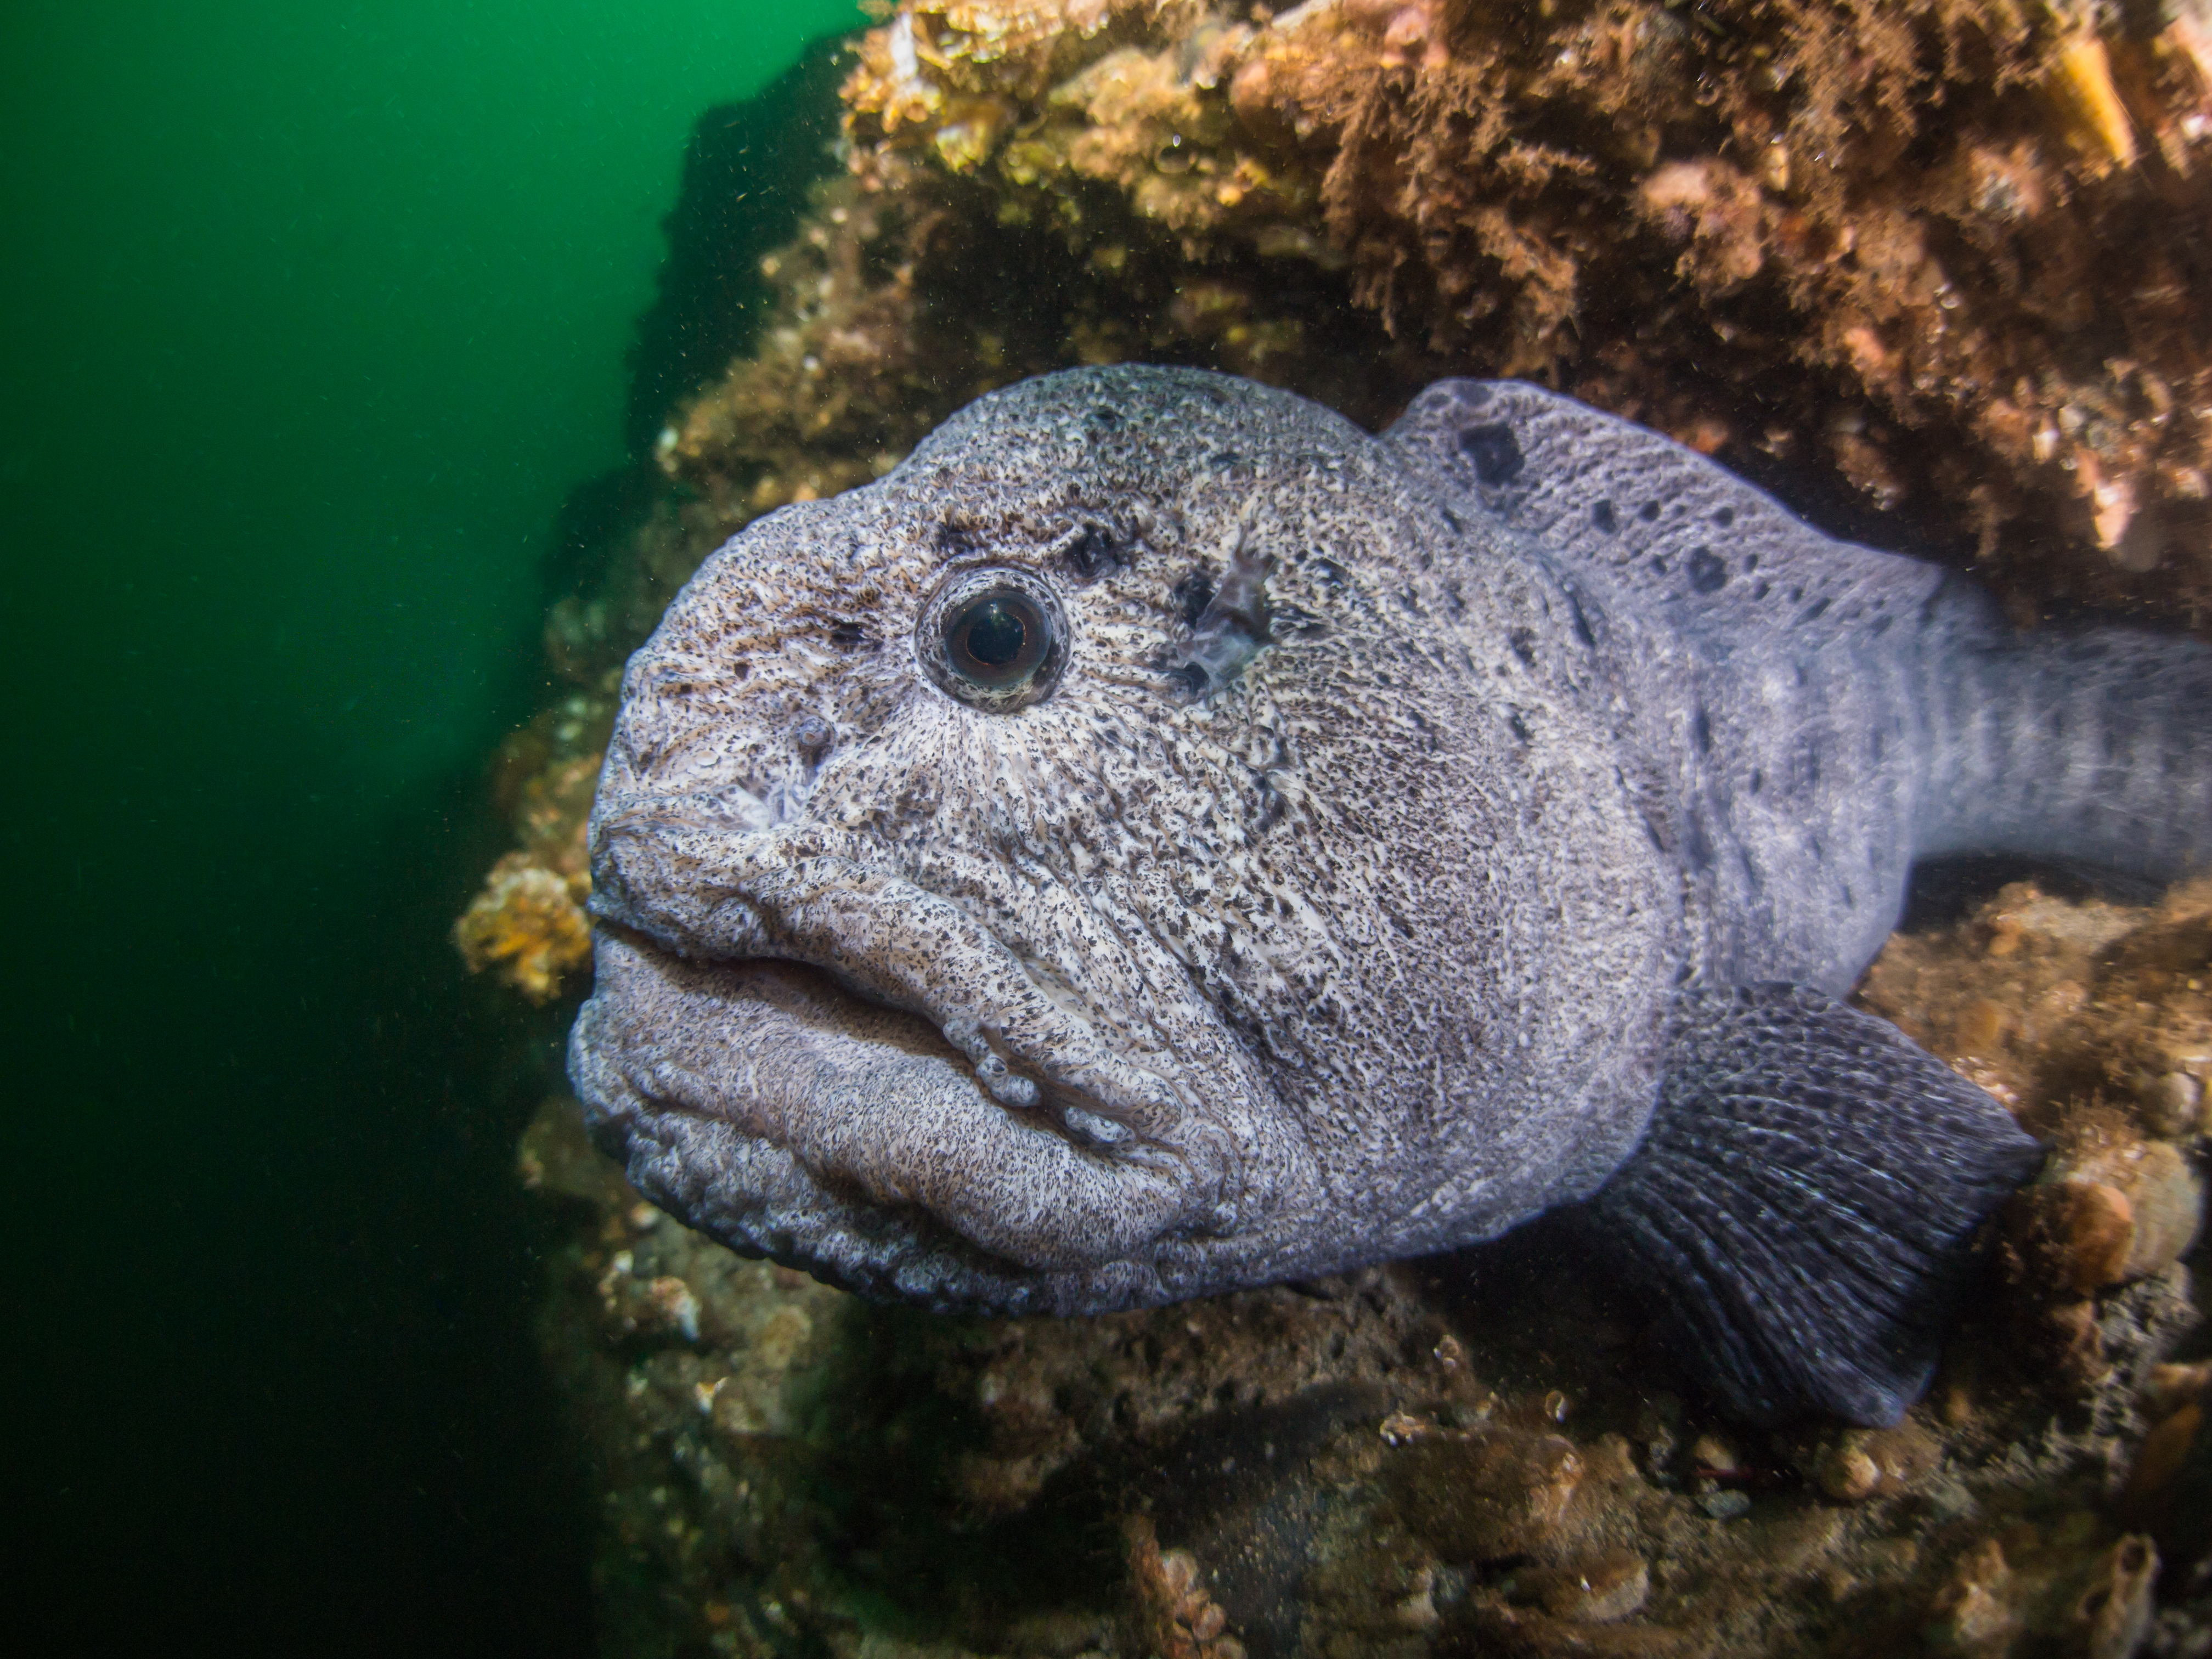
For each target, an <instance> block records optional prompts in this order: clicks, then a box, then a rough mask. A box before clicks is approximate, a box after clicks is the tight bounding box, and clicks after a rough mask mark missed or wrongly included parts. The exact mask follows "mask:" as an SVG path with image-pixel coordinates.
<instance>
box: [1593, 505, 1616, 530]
mask: <svg viewBox="0 0 2212 1659" xmlns="http://www.w3.org/2000/svg"><path fill="white" fill-rule="evenodd" d="M1590 522H1591V523H1592V524H1594V525H1595V526H1597V527H1598V528H1599V529H1600V530H1601V531H1603V532H1605V533H1606V534H1607V535H1608V536H1610V535H1612V534H1613V532H1616V531H1618V530H1619V529H1620V514H1619V513H1616V512H1614V511H1613V503H1612V502H1611V501H1600V502H1599V503H1598V504H1597V505H1596V506H1595V507H1592V508H1590Z"/></svg>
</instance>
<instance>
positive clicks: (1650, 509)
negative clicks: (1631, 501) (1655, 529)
mask: <svg viewBox="0 0 2212 1659" xmlns="http://www.w3.org/2000/svg"><path fill="white" fill-rule="evenodd" d="M1636 516H1637V517H1638V518H1639V519H1641V520H1644V523H1646V524H1657V523H1658V522H1659V503H1658V502H1656V501H1646V502H1644V505H1643V506H1641V507H1638V508H1637V509H1636Z"/></svg>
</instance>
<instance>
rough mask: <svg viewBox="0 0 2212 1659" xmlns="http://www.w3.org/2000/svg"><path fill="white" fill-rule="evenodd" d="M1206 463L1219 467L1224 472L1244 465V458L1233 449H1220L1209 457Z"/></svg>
mask: <svg viewBox="0 0 2212 1659" xmlns="http://www.w3.org/2000/svg"><path fill="white" fill-rule="evenodd" d="M1206 465H1209V466H1218V467H1219V468H1221V469H1222V470H1223V471H1228V470H1229V469H1230V468H1231V467H1237V466H1242V465H1244V458H1243V456H1242V455H1240V454H1238V453H1237V452H1236V451H1235V450H1233V449H1218V450H1216V451H1214V453H1212V454H1211V455H1209V456H1207V457H1206Z"/></svg>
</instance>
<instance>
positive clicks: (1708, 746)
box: [1690, 708, 1713, 755]
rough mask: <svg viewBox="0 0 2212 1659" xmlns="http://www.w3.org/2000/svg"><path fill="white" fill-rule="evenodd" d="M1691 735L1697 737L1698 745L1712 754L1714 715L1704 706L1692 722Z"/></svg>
mask: <svg viewBox="0 0 2212 1659" xmlns="http://www.w3.org/2000/svg"><path fill="white" fill-rule="evenodd" d="M1690 735H1691V736H1692V737H1694V738H1697V740H1698V747H1699V749H1700V750H1703V751H1704V752H1705V753H1706V754H1708V755H1710V754H1711V753H1712V752H1713V717H1712V716H1711V714H1707V713H1705V710H1704V709H1702V708H1700V709H1699V710H1698V714H1697V718H1696V719H1694V720H1692V721H1691V722H1690Z"/></svg>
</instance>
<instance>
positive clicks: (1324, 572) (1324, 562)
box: [1310, 556, 1344, 587]
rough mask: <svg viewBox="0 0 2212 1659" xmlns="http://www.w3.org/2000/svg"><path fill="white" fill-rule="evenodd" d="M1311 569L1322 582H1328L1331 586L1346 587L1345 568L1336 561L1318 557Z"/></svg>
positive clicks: (1312, 563) (1313, 561)
mask: <svg viewBox="0 0 2212 1659" xmlns="http://www.w3.org/2000/svg"><path fill="white" fill-rule="evenodd" d="M1310 568H1311V569H1312V571H1313V573H1314V574H1315V575H1316V576H1317V577H1319V578H1320V579H1321V580H1322V581H1324V582H1326V583H1327V584H1328V586H1331V587H1341V586H1344V567H1343V566H1342V565H1340V564H1339V563H1338V562H1336V561H1335V560H1334V559H1328V558H1322V557H1320V556H1316V557H1315V558H1314V559H1313V560H1312V561H1311V562H1310Z"/></svg>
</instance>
